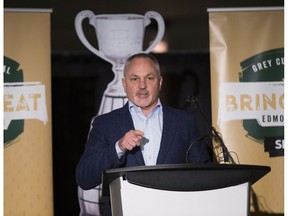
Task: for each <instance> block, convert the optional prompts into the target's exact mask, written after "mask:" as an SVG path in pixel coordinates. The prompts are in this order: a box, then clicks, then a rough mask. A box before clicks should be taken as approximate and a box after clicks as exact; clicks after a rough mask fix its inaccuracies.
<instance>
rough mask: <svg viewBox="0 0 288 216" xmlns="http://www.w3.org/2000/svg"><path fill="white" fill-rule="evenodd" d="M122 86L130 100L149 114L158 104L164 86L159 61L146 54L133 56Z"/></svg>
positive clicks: (125, 68)
mask: <svg viewBox="0 0 288 216" xmlns="http://www.w3.org/2000/svg"><path fill="white" fill-rule="evenodd" d="M122 84H123V87H124V90H125V92H126V94H127V97H128V99H129V100H130V101H131V102H132V103H134V104H135V105H136V106H139V107H141V108H142V110H143V112H144V113H145V114H148V113H149V112H150V111H151V110H152V109H153V108H154V107H155V105H156V104H157V101H158V97H159V92H160V90H161V86H162V76H161V72H160V66H159V63H158V61H157V59H156V58H155V57H154V56H152V55H151V54H145V53H140V54H136V55H133V56H131V57H130V58H129V59H128V60H127V62H126V64H125V67H124V78H123V79H122Z"/></svg>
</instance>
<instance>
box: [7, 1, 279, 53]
mask: <svg viewBox="0 0 288 216" xmlns="http://www.w3.org/2000/svg"><path fill="white" fill-rule="evenodd" d="M269 6H284V0H198V1H195V0H194V1H193V0H178V1H177V0H145V1H144V0H94V1H93V0H79V1H76V0H74V1H73V0H50V1H48V0H25V1H23V0H18V1H16V0H5V1H4V8H29V9H30V8H45V9H52V15H51V40H52V41H51V46H52V52H57V53H58V52H60V53H79V52H80V53H85V52H87V53H89V52H90V51H88V50H87V49H86V48H85V47H84V46H83V44H82V43H81V41H80V40H79V38H78V37H77V34H76V31H75V27H74V20H75V17H76V15H77V13H78V12H80V11H82V10H91V11H92V12H93V13H94V14H95V15H99V14H119V13H120V14H121V13H134V14H140V15H144V14H145V13H146V12H147V11H150V10H153V11H156V12H158V13H160V14H161V15H162V17H163V18H164V20H165V26H166V29H165V36H164V38H165V40H167V41H168V44H169V51H171V52H185V51H191V50H208V48H209V26H208V12H207V9H208V8H224V7H225V8H226V7H269ZM155 23H156V22H155ZM155 23H154V24H153V22H152V24H151V25H150V26H147V27H146V31H145V41H146V42H145V41H144V44H143V47H145V46H148V45H147V44H148V41H149V40H153V38H154V35H155V34H156V31H157V25H156V24H155ZM83 28H85V29H87V35H88V36H87V38H89V40H90V41H91V43H92V44H93V43H94V44H95V45H96V46H97V42H96V38H95V31H94V30H93V29H92V28H91V26H89V25H88V21H87V25H86V26H85V23H84V22H83ZM89 28H90V29H89ZM88 29H89V30H88ZM89 35H90V36H89ZM91 35H92V36H91ZM146 37H147V38H146ZM150 38H151V39H150ZM92 41H93V42H92Z"/></svg>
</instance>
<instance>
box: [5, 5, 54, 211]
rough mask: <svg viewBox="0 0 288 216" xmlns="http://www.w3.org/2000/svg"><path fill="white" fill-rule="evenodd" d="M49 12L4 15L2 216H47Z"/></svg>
mask: <svg viewBox="0 0 288 216" xmlns="http://www.w3.org/2000/svg"><path fill="white" fill-rule="evenodd" d="M50 12H51V10H33V11H31V10H25V9H21V10H20V9H19V10H15V9H13V10H12V9H11V10H9V9H5V11H4V84H5V83H6V84H7V83H10V84H7V85H5V88H4V124H5V126H7V129H5V130H4V140H5V141H4V215H7V216H9V215H11V216H14V215H47V216H48V215H49V216H51V215H53V178H52V122H51V121H52V119H51V48H50V46H51V42H50V16H51V14H50Z"/></svg>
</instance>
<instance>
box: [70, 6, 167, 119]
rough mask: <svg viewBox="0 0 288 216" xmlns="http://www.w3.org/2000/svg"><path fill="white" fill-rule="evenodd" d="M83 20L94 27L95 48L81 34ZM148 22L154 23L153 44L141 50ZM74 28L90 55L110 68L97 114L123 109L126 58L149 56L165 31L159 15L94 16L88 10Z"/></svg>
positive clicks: (152, 13)
mask: <svg viewBox="0 0 288 216" xmlns="http://www.w3.org/2000/svg"><path fill="white" fill-rule="evenodd" d="M86 18H87V19H89V24H90V25H92V26H93V27H94V28H95V31H96V36H97V42H98V49H97V48H95V47H94V46H92V45H91V43H89V41H88V40H87V38H86V37H85V35H84V32H83V27H82V22H83V20H84V19H86ZM151 19H155V20H156V21H157V24H158V31H157V34H156V37H155V39H154V41H153V43H151V45H150V46H149V47H148V48H147V49H146V50H143V39H144V33H145V28H146V26H148V25H149V24H150V23H151ZM75 28H76V32H77V35H78V37H79V39H80V40H81V42H82V43H83V44H84V45H85V46H86V47H87V48H88V49H89V50H90V51H91V52H92V53H94V54H95V55H97V56H99V57H100V58H102V59H104V60H106V61H108V62H110V63H111V64H112V65H113V67H112V70H113V72H114V79H113V80H112V82H111V83H109V84H108V86H107V88H106V90H105V92H104V95H103V97H102V102H101V107H100V110H99V114H103V113H106V112H109V111H111V110H113V109H116V108H119V107H121V106H123V104H124V103H125V102H126V101H127V99H126V94H125V92H124V89H123V87H122V84H121V79H122V77H123V68H124V64H125V62H126V60H127V58H129V56H131V55H133V54H136V53H140V52H144V53H149V52H151V51H152V49H153V48H154V47H155V46H156V45H157V44H158V43H159V42H160V41H161V39H162V37H163V35H164V32H165V24H164V20H163V18H162V16H161V15H160V14H159V13H157V12H155V11H148V12H146V13H145V15H144V16H142V15H138V14H101V15H94V13H93V12H92V11H90V10H84V11H81V12H79V13H78V14H77V16H76V19H75Z"/></svg>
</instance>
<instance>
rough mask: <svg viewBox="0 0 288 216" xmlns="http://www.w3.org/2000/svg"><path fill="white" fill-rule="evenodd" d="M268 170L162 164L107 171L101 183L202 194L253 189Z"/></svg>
mask: <svg viewBox="0 0 288 216" xmlns="http://www.w3.org/2000/svg"><path fill="white" fill-rule="evenodd" d="M270 170H271V168H270V167H268V166H256V165H236V164H165V165H155V166H138V167H126V168H117V169H110V170H107V171H106V172H105V173H104V175H103V182H104V184H105V183H106V184H107V183H108V184H110V183H111V182H112V181H113V180H115V179H116V178H119V177H122V178H123V179H125V180H127V181H128V182H130V183H131V184H136V185H139V186H142V187H148V188H154V189H160V190H169V191H203V190H212V189H218V188H224V187H229V186H235V185H239V184H242V183H245V182H249V183H250V184H251V185H252V184H254V183H255V182H257V181H258V180H259V179H260V178H262V177H263V176H265V175H266V174H267V173H268V172H270ZM103 186H104V185H103ZM104 187H105V186H104Z"/></svg>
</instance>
